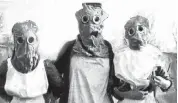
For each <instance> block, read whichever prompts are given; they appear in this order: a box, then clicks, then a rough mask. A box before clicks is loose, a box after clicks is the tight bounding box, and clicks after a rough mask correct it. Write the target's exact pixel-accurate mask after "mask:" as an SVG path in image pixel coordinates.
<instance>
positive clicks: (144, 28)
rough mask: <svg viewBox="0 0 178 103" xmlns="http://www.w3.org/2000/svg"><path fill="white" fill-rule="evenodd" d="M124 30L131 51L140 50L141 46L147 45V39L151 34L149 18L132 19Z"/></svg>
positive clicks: (136, 17)
mask: <svg viewBox="0 0 178 103" xmlns="http://www.w3.org/2000/svg"><path fill="white" fill-rule="evenodd" d="M124 28H125V37H126V39H127V40H128V43H129V47H130V49H132V50H140V46H144V45H145V44H147V37H148V35H149V33H150V31H149V22H148V19H147V18H145V17H142V16H135V17H132V18H131V19H130V20H129V21H128V22H127V23H126V24H125V26H124Z"/></svg>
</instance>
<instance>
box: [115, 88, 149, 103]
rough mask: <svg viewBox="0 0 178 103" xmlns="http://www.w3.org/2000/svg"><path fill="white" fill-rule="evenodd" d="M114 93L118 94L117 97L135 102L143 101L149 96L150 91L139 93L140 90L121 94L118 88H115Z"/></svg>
mask: <svg viewBox="0 0 178 103" xmlns="http://www.w3.org/2000/svg"><path fill="white" fill-rule="evenodd" d="M114 92H115V93H116V95H119V96H122V97H124V98H129V99H134V100H143V99H144V98H145V97H146V96H147V94H148V91H139V90H130V91H127V92H121V91H119V90H118V89H117V88H116V87H115V88H114Z"/></svg>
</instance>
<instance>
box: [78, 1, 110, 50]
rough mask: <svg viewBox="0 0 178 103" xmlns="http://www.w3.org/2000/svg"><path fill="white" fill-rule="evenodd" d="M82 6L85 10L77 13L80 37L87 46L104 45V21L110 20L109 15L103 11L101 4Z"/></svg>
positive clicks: (84, 4) (85, 4)
mask: <svg viewBox="0 0 178 103" xmlns="http://www.w3.org/2000/svg"><path fill="white" fill-rule="evenodd" d="M82 6H83V9H81V10H79V11H77V12H76V18H77V20H78V24H79V32H80V35H79V36H80V38H81V40H82V43H83V44H84V45H85V46H90V47H97V46H99V45H100V44H103V37H102V35H101V33H102V30H103V27H104V26H103V21H104V20H105V19H107V18H108V15H107V14H106V13H105V12H104V11H103V9H102V7H101V4H100V3H83V4H82Z"/></svg>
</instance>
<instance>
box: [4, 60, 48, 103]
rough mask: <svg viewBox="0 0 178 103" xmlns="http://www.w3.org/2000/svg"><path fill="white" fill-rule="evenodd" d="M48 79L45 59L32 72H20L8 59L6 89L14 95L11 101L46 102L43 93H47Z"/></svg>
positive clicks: (13, 102) (17, 102) (15, 102)
mask: <svg viewBox="0 0 178 103" xmlns="http://www.w3.org/2000/svg"><path fill="white" fill-rule="evenodd" d="M47 89H48V80H47V75H46V71H45V67H44V62H43V60H40V61H39V63H38V66H37V67H36V68H35V69H34V70H33V71H31V72H29V73H27V74H24V73H20V72H18V71H17V70H16V69H15V68H14V67H13V65H12V64H11V58H9V59H8V70H7V74H6V83H5V91H6V92H7V94H8V95H11V96H13V99H12V101H11V103H45V101H44V98H43V94H45V93H47Z"/></svg>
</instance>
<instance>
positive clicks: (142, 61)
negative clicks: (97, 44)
mask: <svg viewBox="0 0 178 103" xmlns="http://www.w3.org/2000/svg"><path fill="white" fill-rule="evenodd" d="M160 56H161V52H160V51H159V50H158V49H157V48H155V47H153V46H151V45H147V46H146V47H141V50H140V51H134V50H131V49H129V48H126V49H125V50H123V51H121V52H120V53H115V58H114V65H115V75H116V77H118V78H120V79H123V80H124V81H127V82H129V83H130V84H131V85H132V86H133V87H137V88H139V86H144V85H145V81H147V80H149V77H150V75H151V74H152V71H153V70H155V69H156V68H155V67H156V66H158V65H159V66H161V65H162V64H161V62H160V60H159V57H160ZM146 86H147V85H145V87H146ZM155 102H156V101H155V98H154V95H153V92H151V93H149V94H148V95H147V96H146V98H145V99H144V100H130V99H127V98H125V99H124V100H123V101H120V102H118V103H155Z"/></svg>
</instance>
